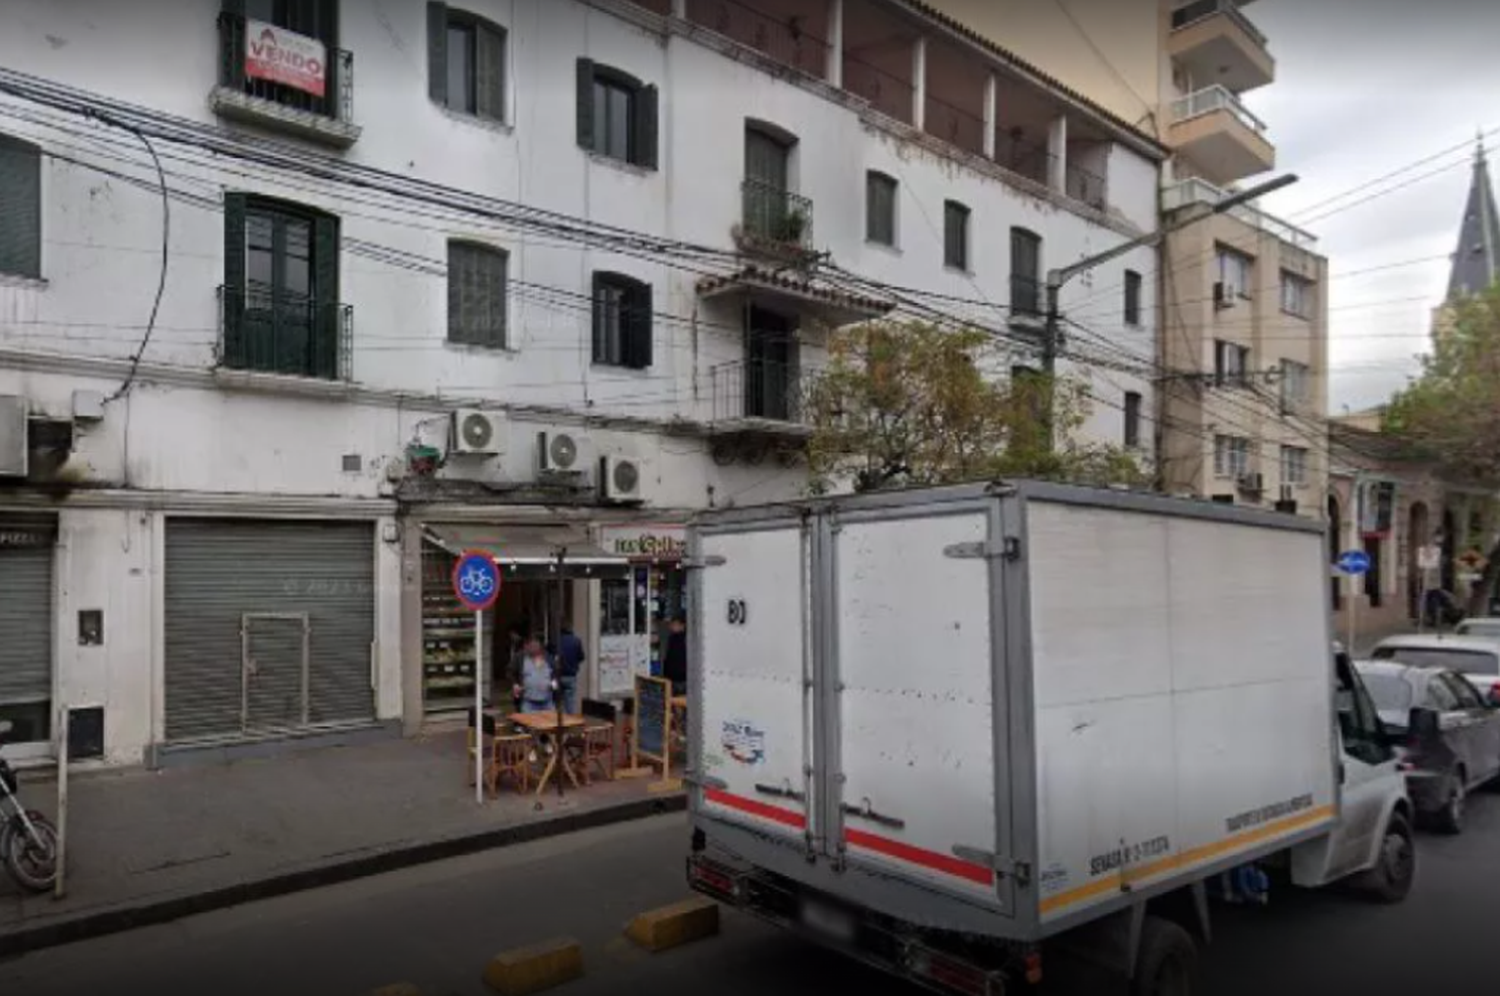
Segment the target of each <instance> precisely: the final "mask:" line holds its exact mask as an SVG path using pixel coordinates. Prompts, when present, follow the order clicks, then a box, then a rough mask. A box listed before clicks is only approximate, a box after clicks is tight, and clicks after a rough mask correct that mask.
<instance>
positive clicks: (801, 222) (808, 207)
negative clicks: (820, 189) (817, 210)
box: [734, 177, 813, 259]
mask: <svg viewBox="0 0 1500 996" xmlns="http://www.w3.org/2000/svg"><path fill="white" fill-rule="evenodd" d="M734 234H735V241H736V242H737V243H738V244H739V246H740V248H741V249H743V250H746V251H750V252H755V253H757V254H762V255H767V256H771V257H787V258H791V259H797V258H800V257H804V256H807V255H809V254H810V253H811V252H812V250H813V202H812V200H811V199H810V198H807V197H803V196H802V195H800V194H794V193H792V192H791V191H790V190H785V189H783V188H782V187H781V186H780V185H779V184H776V183H771V182H768V181H766V180H760V179H756V178H754V177H747V178H746V179H744V180H743V181H741V183H740V224H739V227H738V228H737V229H736V230H735V233H734Z"/></svg>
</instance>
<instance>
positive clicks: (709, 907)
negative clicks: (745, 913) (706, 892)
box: [625, 896, 719, 951]
mask: <svg viewBox="0 0 1500 996" xmlns="http://www.w3.org/2000/svg"><path fill="white" fill-rule="evenodd" d="M718 932H719V904H718V903H716V902H714V901H713V900H712V899H706V898H703V897H700V896H695V897H693V898H691V899H684V900H683V901H682V902H680V903H673V904H672V905H671V906H663V907H661V908H660V909H655V910H650V911H648V912H646V913H642V914H641V915H640V916H638V917H636V918H635V919H634V920H631V921H630V923H629V924H628V925H627V926H626V927H625V936H626V937H628V938H630V939H631V940H632V941H634V942H635V943H636V944H639V945H640V946H641V947H643V948H645V949H646V950H647V951H665V950H667V949H668V948H675V947H677V946H678V945H681V944H688V943H690V942H692V941H698V940H702V939H703V938H705V937H713V936H714V935H715V934H717V933H718Z"/></svg>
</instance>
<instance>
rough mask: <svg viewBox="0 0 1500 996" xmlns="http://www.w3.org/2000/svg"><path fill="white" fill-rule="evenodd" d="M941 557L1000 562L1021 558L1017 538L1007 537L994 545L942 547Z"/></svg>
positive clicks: (1018, 538)
mask: <svg viewBox="0 0 1500 996" xmlns="http://www.w3.org/2000/svg"><path fill="white" fill-rule="evenodd" d="M943 556H945V557H952V558H954V559H955V560H974V559H985V560H990V559H993V558H996V557H998V558H1000V559H1002V560H1019V559H1020V558H1021V540H1020V537H1017V536H1007V537H1005V538H1004V539H1003V540H1001V541H1000V542H999V543H998V544H996V543H985V542H974V543H954V544H952V545H951V546H945V547H943Z"/></svg>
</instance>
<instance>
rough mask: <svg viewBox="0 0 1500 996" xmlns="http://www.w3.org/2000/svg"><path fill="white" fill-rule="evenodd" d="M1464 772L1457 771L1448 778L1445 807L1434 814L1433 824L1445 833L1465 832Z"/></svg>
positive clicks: (1444, 799) (1444, 795) (1444, 798)
mask: <svg viewBox="0 0 1500 996" xmlns="http://www.w3.org/2000/svg"><path fill="white" fill-rule="evenodd" d="M1464 803H1465V797H1464V773H1463V772H1462V771H1456V772H1454V773H1453V774H1451V775H1449V776H1448V778H1447V779H1446V787H1445V789H1444V792H1443V808H1442V809H1439V810H1438V811H1437V812H1436V813H1434V814H1433V815H1432V824H1433V826H1435V827H1437V828H1438V829H1439V830H1441V831H1442V832H1443V833H1447V834H1460V833H1463V832H1464Z"/></svg>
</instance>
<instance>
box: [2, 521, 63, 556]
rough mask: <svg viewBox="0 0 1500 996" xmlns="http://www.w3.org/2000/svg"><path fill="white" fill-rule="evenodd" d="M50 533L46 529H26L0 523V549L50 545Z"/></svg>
mask: <svg viewBox="0 0 1500 996" xmlns="http://www.w3.org/2000/svg"><path fill="white" fill-rule="evenodd" d="M51 544H52V533H51V532H49V531H48V530H46V529H27V528H24V527H21V528H18V527H15V526H7V525H5V524H4V523H0V550H3V549H7V548H15V547H23V546H27V547H29V546H50V545H51Z"/></svg>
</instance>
